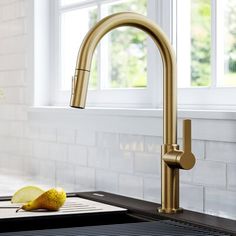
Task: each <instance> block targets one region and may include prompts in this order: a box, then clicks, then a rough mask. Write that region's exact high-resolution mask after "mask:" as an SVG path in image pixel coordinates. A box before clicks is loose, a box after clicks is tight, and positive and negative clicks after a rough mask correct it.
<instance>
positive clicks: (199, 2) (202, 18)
mask: <svg viewBox="0 0 236 236" xmlns="http://www.w3.org/2000/svg"><path fill="white" fill-rule="evenodd" d="M179 33H180V32H179ZM210 84H211V1H210V0H192V1H191V86H209V85H210Z"/></svg>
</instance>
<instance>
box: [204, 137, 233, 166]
mask: <svg viewBox="0 0 236 236" xmlns="http://www.w3.org/2000/svg"><path fill="white" fill-rule="evenodd" d="M206 158H207V159H209V160H214V161H217V160H218V161H222V162H234V163H236V143H226V142H211V141H208V142H206Z"/></svg>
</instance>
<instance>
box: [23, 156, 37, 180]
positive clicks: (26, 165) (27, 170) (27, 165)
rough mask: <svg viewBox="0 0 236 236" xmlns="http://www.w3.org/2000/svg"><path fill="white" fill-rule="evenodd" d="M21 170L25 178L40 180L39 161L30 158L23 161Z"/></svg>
mask: <svg viewBox="0 0 236 236" xmlns="http://www.w3.org/2000/svg"><path fill="white" fill-rule="evenodd" d="M23 170H24V176H25V177H33V178H40V160H39V159H36V158H34V159H32V158H29V157H28V158H24V159H23Z"/></svg>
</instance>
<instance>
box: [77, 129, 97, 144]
mask: <svg viewBox="0 0 236 236" xmlns="http://www.w3.org/2000/svg"><path fill="white" fill-rule="evenodd" d="M76 143H77V144H80V145H86V146H95V144H96V134H95V132H92V131H88V130H77V131H76Z"/></svg>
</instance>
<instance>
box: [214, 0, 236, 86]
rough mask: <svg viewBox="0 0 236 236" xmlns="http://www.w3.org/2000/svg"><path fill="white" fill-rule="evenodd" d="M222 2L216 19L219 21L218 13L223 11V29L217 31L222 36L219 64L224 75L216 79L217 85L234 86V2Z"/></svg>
mask: <svg viewBox="0 0 236 236" xmlns="http://www.w3.org/2000/svg"><path fill="white" fill-rule="evenodd" d="M222 2H223V3H221V4H223V5H222V6H221V8H220V9H219V10H218V12H219V16H218V17H217V19H218V21H219V20H220V14H221V12H220V11H223V15H222V16H223V19H224V21H223V24H222V26H223V27H222V28H219V29H218V30H219V31H221V35H220V36H221V37H222V36H224V38H223V42H222V43H223V45H224V48H223V50H222V54H221V51H219V54H221V55H219V57H220V58H222V59H223V60H222V61H221V63H222V65H224V75H221V77H219V78H218V85H219V86H236V1H235V0H225V1H222ZM221 19H222V18H221ZM220 49H221V48H219V50H220ZM220 58H219V59H220Z"/></svg>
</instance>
